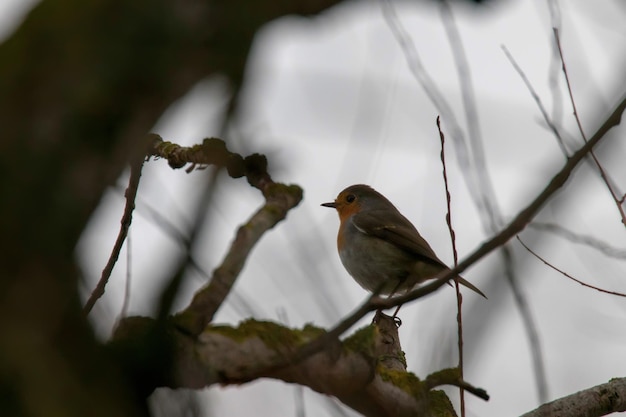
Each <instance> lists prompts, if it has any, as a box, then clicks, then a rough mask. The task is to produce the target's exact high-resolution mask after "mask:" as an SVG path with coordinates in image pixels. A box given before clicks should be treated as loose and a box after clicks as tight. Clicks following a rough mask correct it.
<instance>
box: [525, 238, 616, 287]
mask: <svg viewBox="0 0 626 417" xmlns="http://www.w3.org/2000/svg"><path fill="white" fill-rule="evenodd" d="M517 240H518V241H519V243H521V244H522V246H523V247H524V248H525V249H526V250H527V251H528V252H530V254H531V255H533V256H534V257H535V258H537V259H539V260H540V261H541V262H543V263H544V264H545V265H547V266H549V267H550V268H552V269H554V270H555V271H557V272H558V273H560V274H561V275H563V276H566V277H567V278H569V279H571V280H572V281H575V282H577V283H579V284H580V285H582V286H583V287H587V288H591V289H594V290H596V291H600V292H603V293H605V294H611V295H617V296H619V297H626V294H623V293H621V292H616V291H609V290H605V289H602V288H599V287H596V286H593V285H591V284H587V283H586V282H583V281H581V280H579V279H576V278H574V277H573V276H571V275H570V274H568V273H567V272H565V271H563V270H561V269H559V268H557V267H556V266H554V265H552V264H551V263H550V262H548V261H546V260H545V259H544V258H542V257H541V256H539V254H537V253H536V252H535V251H533V250H532V249H530V248H529V247H528V246H527V245H526V244H525V243H524V242H523V241H522V239H521V238H520V237H519V236H517Z"/></svg>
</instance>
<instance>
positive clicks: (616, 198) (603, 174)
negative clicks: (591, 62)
mask: <svg viewBox="0 0 626 417" xmlns="http://www.w3.org/2000/svg"><path fill="white" fill-rule="evenodd" d="M552 30H553V32H554V39H555V41H556V46H557V47H558V49H559V56H560V57H561V64H562V65H563V67H562V68H563V76H564V77H565V82H566V84H567V92H568V93H569V98H570V102H571V103H572V109H573V111H574V118H575V119H576V124H577V125H578V130H579V131H580V135H581V137H582V138H583V140H584V141H585V142H587V137H586V135H585V131H584V130H583V126H582V123H581V121H580V116H579V115H578V110H577V109H576V101H575V100H574V93H573V92H572V85H571V83H570V80H569V74H568V72H567V66H566V65H565V58H564V57H563V48H562V47H561V39H560V37H559V30H558V29H557V28H552ZM590 155H591V158H592V159H593V161H594V162H595V164H596V166H597V167H598V170H599V172H600V176H601V177H602V180H603V181H604V183H605V184H606V188H607V189H608V190H609V193H611V197H613V201H614V202H615V205H616V206H617V210H618V211H619V214H620V216H621V217H622V224H623V225H624V226H626V211H624V207H623V205H622V202H621V198H620V197H619V196H618V193H617V192H616V191H615V190H614V187H613V186H612V185H611V181H610V179H609V177H608V175H607V173H606V172H605V171H604V168H603V167H602V164H600V161H598V158H596V154H595V153H594V152H593V150H592V151H591V152H590Z"/></svg>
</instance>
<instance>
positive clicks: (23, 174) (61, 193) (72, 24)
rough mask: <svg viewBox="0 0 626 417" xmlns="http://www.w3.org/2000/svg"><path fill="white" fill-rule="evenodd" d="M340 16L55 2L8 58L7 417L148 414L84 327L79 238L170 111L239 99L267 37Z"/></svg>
mask: <svg viewBox="0 0 626 417" xmlns="http://www.w3.org/2000/svg"><path fill="white" fill-rule="evenodd" d="M335 3H338V2H337V1H332V0H307V1H301V2H290V1H275V0H257V1H208V0H206V1H200V0H182V1H174V0H150V1H148V0H133V1H130V2H127V1H121V0H110V1H104V0H96V1H90V2H83V1H79V0H47V1H43V2H42V3H41V4H39V5H38V6H37V7H36V8H35V9H34V10H33V11H32V12H31V13H30V14H29V15H28V17H27V18H26V20H25V21H24V23H23V24H22V25H21V27H20V28H19V29H18V30H17V31H16V32H15V33H14V34H13V36H12V37H11V38H10V39H8V40H7V41H6V42H5V43H4V44H2V45H1V46H0V126H1V129H2V139H1V140H0V146H1V148H0V158H1V162H0V193H1V195H2V199H3V203H2V204H1V205H0V222H1V223H0V224H1V226H0V230H1V231H2V233H1V236H2V251H0V257H1V263H2V270H3V272H2V278H1V280H0V332H1V336H0V409H1V410H2V414H3V415H32V416H44V415H65V416H85V415H91V416H97V415H103V416H104V415H106V416H113V415H115V416H124V415H139V414H142V413H146V412H147V411H146V410H145V404H144V401H143V398H138V397H136V396H135V395H134V394H131V393H137V392H136V391H135V390H134V388H133V387H132V386H131V385H132V383H129V380H128V379H127V378H126V376H125V375H124V374H123V372H122V371H121V369H122V368H121V367H120V366H118V365H119V364H118V361H117V360H116V359H113V358H112V357H110V356H108V355H105V354H104V353H103V349H102V347H101V346H99V344H98V342H97V341H96V340H95V339H94V335H93V332H92V329H91V328H90V326H89V323H88V322H87V321H86V320H85V318H84V317H83V315H82V313H81V302H80V299H79V293H78V286H79V273H78V271H77V268H76V265H75V261H74V253H73V252H74V247H75V245H76V243H77V241H78V238H79V236H80V234H81V231H82V230H83V228H84V227H85V225H86V223H87V221H88V219H89V216H90V215H91V213H92V212H93V210H94V208H95V207H96V205H97V204H98V202H99V200H100V198H101V195H102V193H103V191H104V190H105V188H106V187H107V186H109V185H110V184H112V183H113V182H114V181H115V180H116V178H117V177H118V176H119V175H120V172H121V171H122V170H123V169H124V167H125V164H126V163H127V162H128V161H129V159H131V157H132V156H133V155H136V154H137V153H138V152H141V151H142V150H143V147H142V144H141V138H142V137H143V136H144V135H145V134H146V133H147V132H148V131H149V129H150V128H151V127H152V126H153V125H154V123H155V122H156V120H157V119H158V118H159V116H160V115H161V114H162V112H163V111H164V110H165V109H166V108H167V107H168V106H169V105H170V103H172V101H174V100H176V99H177V98H179V97H180V96H182V95H183V94H185V92H187V91H188V90H189V88H190V87H191V86H193V85H194V84H195V83H197V82H198V81H200V80H201V79H203V78H205V77H207V76H210V75H212V74H215V73H222V74H225V75H226V76H227V77H228V78H229V80H230V81H231V82H232V83H233V85H234V86H235V88H236V87H237V86H238V85H239V84H240V83H241V81H242V74H243V71H244V65H245V61H246V56H247V53H248V50H249V48H250V43H251V41H252V38H253V36H254V33H255V32H256V30H257V29H258V28H259V27H260V26H261V25H263V24H264V23H266V22H268V21H270V20H272V19H274V18H277V17H279V16H283V15H286V14H290V13H299V14H311V13H318V12H320V11H322V10H324V9H326V8H328V7H330V6H332V5H333V4H335ZM139 394H145V392H139Z"/></svg>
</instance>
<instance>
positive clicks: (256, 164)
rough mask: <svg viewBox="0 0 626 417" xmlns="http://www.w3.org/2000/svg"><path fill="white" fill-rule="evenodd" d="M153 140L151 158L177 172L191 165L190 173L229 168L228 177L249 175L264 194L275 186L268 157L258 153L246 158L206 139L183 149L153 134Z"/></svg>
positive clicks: (215, 141) (213, 139) (216, 140)
mask: <svg viewBox="0 0 626 417" xmlns="http://www.w3.org/2000/svg"><path fill="white" fill-rule="evenodd" d="M149 137H150V140H151V141H152V146H151V147H150V150H149V151H148V157H151V156H154V157H155V158H163V159H167V162H168V164H169V166H170V167H171V168H173V169H178V168H182V167H184V166H185V165H187V164H191V166H190V167H189V168H187V172H191V171H193V170H194V169H203V168H206V167H207V166H209V165H215V166H218V167H222V168H226V171H227V172H228V175H230V176H231V177H232V178H241V177H243V176H245V177H246V178H247V179H248V183H249V184H250V185H252V186H253V187H255V188H258V189H259V190H261V191H262V192H263V193H264V194H265V193H266V190H265V189H266V188H267V186H268V185H270V184H273V181H272V178H271V177H270V175H269V173H268V171H267V158H266V157H265V155H261V154H258V153H254V154H252V155H248V156H246V157H245V158H244V157H243V156H241V155H239V154H238V153H236V152H231V151H229V150H228V148H227V147H226V142H224V141H223V140H222V139H219V138H206V139H204V140H203V141H202V144H199V145H194V146H180V145H177V144H175V143H172V142H167V141H164V140H163V139H162V138H161V136H159V135H157V134H154V133H151V134H150V135H149Z"/></svg>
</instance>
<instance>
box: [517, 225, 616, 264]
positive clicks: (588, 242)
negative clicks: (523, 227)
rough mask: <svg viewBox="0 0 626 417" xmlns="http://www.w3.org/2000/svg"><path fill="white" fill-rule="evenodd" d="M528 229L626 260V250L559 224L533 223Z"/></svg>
mask: <svg viewBox="0 0 626 417" xmlns="http://www.w3.org/2000/svg"><path fill="white" fill-rule="evenodd" d="M528 227H530V228H532V229H535V230H542V231H546V232H552V233H554V234H555V235H557V236H561V237H562V238H564V239H567V240H569V241H570V242H572V243H579V244H581V245H585V246H588V247H590V248H592V249H595V250H597V251H598V252H600V253H602V254H603V255H605V256H608V257H610V258H615V259H620V260H625V259H626V249H620V248H616V247H614V246H611V245H609V244H608V243H606V242H604V241H602V240H600V239H597V238H595V237H593V236H589V235H583V234H581V233H575V232H572V231H571V230H568V229H566V228H565V227H563V226H561V225H558V224H554V223H540V222H532V223H530V224H529V225H528Z"/></svg>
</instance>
